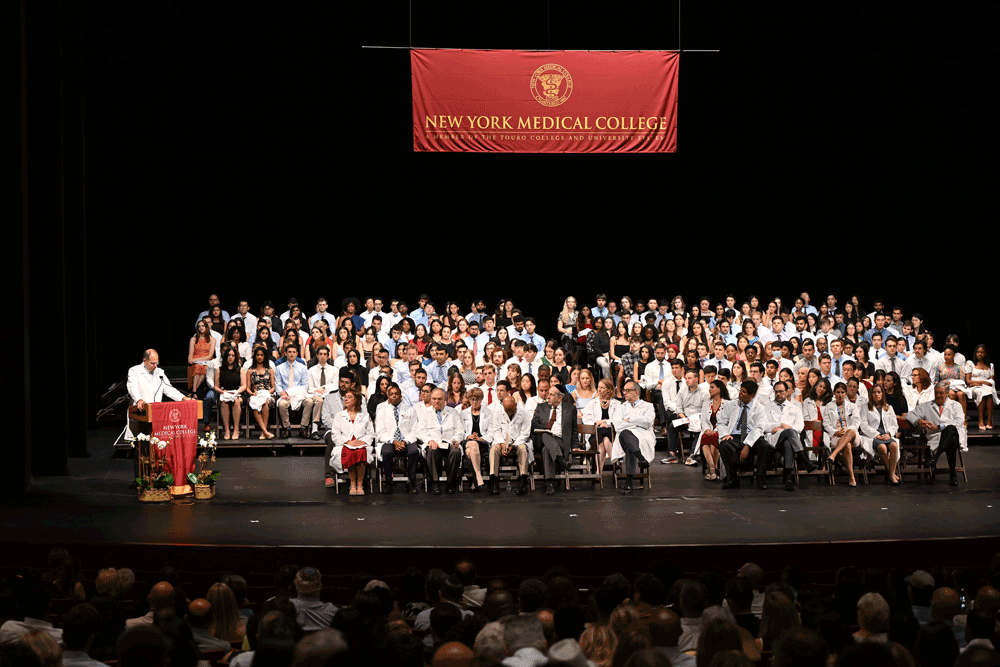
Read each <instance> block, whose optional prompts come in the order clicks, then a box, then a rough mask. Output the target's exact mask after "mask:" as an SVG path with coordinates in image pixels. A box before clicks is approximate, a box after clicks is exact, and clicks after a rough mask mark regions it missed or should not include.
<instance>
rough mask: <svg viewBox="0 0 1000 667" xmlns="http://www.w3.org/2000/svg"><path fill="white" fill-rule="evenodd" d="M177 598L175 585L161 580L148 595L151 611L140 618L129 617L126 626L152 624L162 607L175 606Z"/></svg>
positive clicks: (147, 600) (127, 627)
mask: <svg viewBox="0 0 1000 667" xmlns="http://www.w3.org/2000/svg"><path fill="white" fill-rule="evenodd" d="M175 598H176V593H175V592H174V587H173V586H171V585H170V584H168V583H167V582H165V581H161V582H159V583H158V584H156V585H155V586H153V589H152V590H151V591H149V595H147V596H146V602H147V603H149V613H148V614H146V615H145V616H140V617H138V618H130V619H127V620H126V621H125V628H126V629H129V628H134V627H137V626H140V625H152V624H153V615H154V614H156V612H158V611H159V610H161V609H171V608H173V606H174V600H175Z"/></svg>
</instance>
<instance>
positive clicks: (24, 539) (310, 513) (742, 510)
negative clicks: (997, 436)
mask: <svg viewBox="0 0 1000 667" xmlns="http://www.w3.org/2000/svg"><path fill="white" fill-rule="evenodd" d="M114 435H115V434H114V433H110V435H109V431H108V430H107V429H105V430H102V431H95V432H92V433H91V434H89V437H88V442H89V448H90V451H91V457H90V458H87V459H70V461H69V468H70V473H71V474H70V475H69V476H64V477H42V478H35V479H34V482H33V488H32V491H31V492H29V493H28V494H25V495H23V496H21V497H20V498H17V499H13V500H8V501H7V502H6V503H5V506H4V510H3V513H2V519H0V526H2V533H0V535H2V537H0V541H2V542H6V543H35V544H39V543H62V544H72V543H120V544H174V545H176V544H198V545H206V546H208V545H219V546H239V545H245V546H262V547H265V546H290V547H294V546H304V547H306V546H308V547H351V548H357V547H471V548H477V549H478V548H490V547H495V548H511V547H536V548H537V547H620V546H630V547H645V546H679V545H737V544H739V545H753V544H823V543H827V544H833V543H843V542H858V541H897V540H912V539H925V540H926V539H942V540H945V539H946V540H955V539H963V538H982V537H988V536H989V537H992V536H997V535H1000V447H996V446H995V445H986V444H984V445H974V446H973V447H972V449H971V450H970V452H968V453H967V454H966V456H965V463H966V466H967V469H968V475H969V482H967V483H964V482H963V483H962V484H961V485H960V486H959V487H957V488H954V487H950V486H948V485H947V476H946V475H945V476H944V479H942V476H940V475H939V476H938V482H937V484H936V485H931V484H929V483H926V482H925V483H919V482H917V481H915V480H914V479H913V478H909V479H908V480H907V481H904V483H903V485H902V486H900V487H890V486H887V485H885V484H884V482H883V480H882V477H881V475H874V476H872V475H870V476H869V481H870V483H869V485H868V486H864V485H863V484H861V483H860V479H859V486H858V487H857V488H854V489H851V488H849V487H847V485H846V478H843V479H844V481H843V482H840V481H839V480H838V484H837V485H836V486H833V487H831V486H828V485H827V484H826V482H825V481H823V480H821V479H819V478H810V479H805V480H804V481H803V485H802V486H801V487H799V488H797V489H796V491H795V492H794V493H788V492H786V491H785V490H784V489H783V486H782V485H781V484H780V479H779V478H777V477H773V478H771V480H772V481H771V483H770V484H769V486H770V488H769V490H767V491H758V490H756V489H753V488H750V485H749V484H748V483H747V482H748V481H749V480H747V479H744V480H743V486H742V488H741V489H738V490H729V491H723V490H722V489H721V488H720V483H719V482H706V481H704V479H702V476H701V473H700V469H695V468H688V467H685V466H678V465H670V466H667V465H661V464H659V463H654V465H653V467H652V468H651V470H652V473H653V479H652V488H651V489H645V490H636V491H635V492H634V493H633V494H632V495H630V496H622V495H620V493H619V492H618V491H616V490H615V488H614V483H613V481H612V479H611V474H610V473H609V472H608V473H605V484H604V489H603V490H601V489H599V488H597V487H592V486H591V485H590V484H589V483H587V482H575V483H574V488H573V489H572V490H570V491H565V490H564V488H559V489H558V490H557V493H556V495H555V496H546V495H544V492H543V489H542V488H539V487H537V486H536V489H535V490H534V491H533V492H530V493H529V494H528V495H527V496H524V497H518V496H516V495H514V493H513V492H509V493H508V492H506V491H505V490H501V495H500V496H489V495H484V492H483V491H480V492H479V493H478V494H472V493H470V492H469V491H468V489H467V488H466V490H465V491H464V492H459V493H458V494H456V495H453V496H450V495H446V494H445V495H441V496H433V495H431V494H428V493H424V492H423V491H421V493H420V494H418V495H409V494H406V493H405V492H403V491H404V488H403V487H404V485H401V484H400V485H397V487H396V489H397V491H396V493H394V494H393V495H391V496H385V495H382V494H379V493H376V494H374V495H371V494H369V495H365V496H363V497H357V496H350V495H348V494H347V490H348V486H347V485H342V486H341V493H340V494H339V495H337V494H335V493H334V490H333V489H327V488H325V487H324V485H323V479H322V462H321V461H322V459H321V457H320V456H315V455H313V456H309V455H308V454H307V455H306V456H299V455H288V456H277V457H272V456H270V455H265V456H260V455H246V456H240V455H238V454H236V453H235V452H226V453H225V454H224V455H223V456H220V457H219V459H218V461H217V463H216V465H215V469H217V470H220V471H222V477H221V479H220V481H219V483H218V490H217V496H216V498H215V499H213V500H211V501H195V500H192V499H179V500H174V501H172V502H170V503H165V504H143V503H139V502H138V501H136V499H135V492H134V491H130V490H129V489H128V485H129V483H130V481H131V477H132V462H131V461H130V460H124V459H115V458H113V448H112V446H111V443H112V441H113V439H114ZM658 455H659V452H658Z"/></svg>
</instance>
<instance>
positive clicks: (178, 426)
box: [149, 401, 198, 488]
mask: <svg viewBox="0 0 1000 667" xmlns="http://www.w3.org/2000/svg"><path fill="white" fill-rule="evenodd" d="M149 407H150V408H152V413H151V416H152V423H153V435H154V436H156V437H157V438H159V439H160V440H163V441H165V442H167V448H166V449H165V450H164V453H165V454H166V457H167V470H168V471H169V472H171V473H172V474H173V476H174V488H183V487H185V486H187V484H188V481H187V474H188V473H189V472H194V460H195V454H196V452H197V451H198V402H197V401H175V402H168V403H150V405H149ZM153 455H154V456H159V453H156V454H153Z"/></svg>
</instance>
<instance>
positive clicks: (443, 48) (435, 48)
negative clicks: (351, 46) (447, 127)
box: [361, 46, 719, 53]
mask: <svg viewBox="0 0 1000 667" xmlns="http://www.w3.org/2000/svg"><path fill="white" fill-rule="evenodd" d="M361 48H362V49H406V50H408V51H412V50H414V49H416V50H420V51H566V52H570V53H590V52H593V53H617V52H618V51H637V52H641V51H647V52H648V51H664V52H667V53H719V49H466V48H461V47H459V48H454V47H447V46H362V47H361Z"/></svg>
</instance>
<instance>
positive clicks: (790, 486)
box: [785, 479, 795, 491]
mask: <svg viewBox="0 0 1000 667" xmlns="http://www.w3.org/2000/svg"><path fill="white" fill-rule="evenodd" d="M794 490H795V483H794V482H792V480H790V479H789V480H785V491H794Z"/></svg>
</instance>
